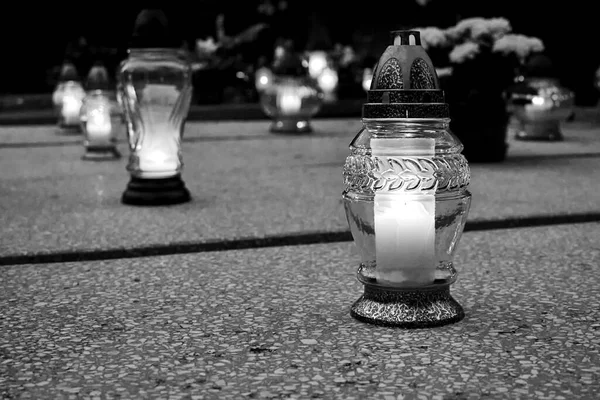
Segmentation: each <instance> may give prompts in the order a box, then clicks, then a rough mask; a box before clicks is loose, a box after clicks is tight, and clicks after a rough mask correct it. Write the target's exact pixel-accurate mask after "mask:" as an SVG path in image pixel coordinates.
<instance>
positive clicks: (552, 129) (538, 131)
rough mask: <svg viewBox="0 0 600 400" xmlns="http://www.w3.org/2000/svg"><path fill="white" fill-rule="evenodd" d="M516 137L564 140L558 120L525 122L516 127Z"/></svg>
mask: <svg viewBox="0 0 600 400" xmlns="http://www.w3.org/2000/svg"><path fill="white" fill-rule="evenodd" d="M515 139H518V140H539V141H547V142H559V141H562V140H564V137H563V135H562V132H561V131H560V123H559V122H558V121H545V122H533V123H524V124H521V126H520V127H518V128H517V129H516V133H515Z"/></svg>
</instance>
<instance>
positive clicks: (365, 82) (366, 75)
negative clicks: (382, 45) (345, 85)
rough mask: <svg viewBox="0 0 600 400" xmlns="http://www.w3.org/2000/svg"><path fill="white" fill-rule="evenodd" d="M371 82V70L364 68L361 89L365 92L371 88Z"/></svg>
mask: <svg viewBox="0 0 600 400" xmlns="http://www.w3.org/2000/svg"><path fill="white" fill-rule="evenodd" d="M372 80H373V70H372V69H371V68H365V69H364V71H363V75H362V88H363V89H364V90H365V91H367V90H369V89H370V88H371V81H372Z"/></svg>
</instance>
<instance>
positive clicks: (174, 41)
mask: <svg viewBox="0 0 600 400" xmlns="http://www.w3.org/2000/svg"><path fill="white" fill-rule="evenodd" d="M180 45H181V41H180V40H179V39H178V38H177V37H176V36H175V35H174V32H173V30H172V29H171V26H170V25H169V20H168V18H167V16H166V15H165V13H164V12H163V11H162V10H160V9H145V10H142V11H141V12H140V13H139V14H138V16H137V18H136V20H135V26H134V28H133V35H132V36H131V40H130V42H129V48H178V47H179V46H180Z"/></svg>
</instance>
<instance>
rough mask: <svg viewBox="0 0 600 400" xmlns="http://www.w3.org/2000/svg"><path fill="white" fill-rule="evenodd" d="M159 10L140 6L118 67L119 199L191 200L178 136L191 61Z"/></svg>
mask: <svg viewBox="0 0 600 400" xmlns="http://www.w3.org/2000/svg"><path fill="white" fill-rule="evenodd" d="M180 44H181V43H180V41H178V40H177V39H176V38H174V37H173V36H171V32H170V30H169V28H168V21H167V18H166V16H165V15H164V14H163V13H162V12H161V11H160V10H144V11H142V12H141V13H140V14H139V15H138V17H137V19H136V24H135V30H134V34H133V38H132V41H131V44H130V48H129V51H128V52H129V55H128V58H127V59H126V60H124V61H123V62H122V64H121V66H120V68H119V72H118V76H119V81H120V86H119V90H120V91H121V94H120V96H121V101H122V102H123V106H124V108H125V116H126V120H127V133H128V137H129V147H130V150H131V152H130V156H129V163H128V165H127V169H128V170H129V172H130V174H131V180H130V182H129V184H128V185H127V190H126V191H125V192H124V193H123V197H122V201H123V203H125V204H133V205H167V204H177V203H183V202H187V201H189V200H190V193H189V191H188V190H187V188H186V187H185V184H184V183H183V180H182V179H181V171H182V168H183V161H182V152H181V137H182V135H183V130H184V125H185V120H186V118H187V114H188V111H189V106H190V101H191V97H192V82H191V75H192V70H191V65H190V62H189V58H188V54H187V52H186V51H185V50H183V49H181V47H180Z"/></svg>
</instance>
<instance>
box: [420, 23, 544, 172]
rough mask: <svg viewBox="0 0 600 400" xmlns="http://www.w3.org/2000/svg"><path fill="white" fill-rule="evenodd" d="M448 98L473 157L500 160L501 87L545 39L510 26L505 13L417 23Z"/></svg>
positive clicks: (504, 112) (458, 131) (502, 145)
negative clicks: (428, 24)
mask: <svg viewBox="0 0 600 400" xmlns="http://www.w3.org/2000/svg"><path fill="white" fill-rule="evenodd" d="M415 30H418V31H419V32H420V34H421V45H422V46H423V47H424V48H425V50H426V51H427V53H428V54H429V56H430V57H431V59H432V62H433V64H434V65H435V66H436V69H437V72H438V77H439V78H440V85H441V88H442V89H443V90H444V92H445V94H446V100H447V102H448V103H449V104H450V116H451V123H450V128H451V130H452V131H453V132H454V134H456V135H457V136H458V137H459V138H460V139H461V141H462V142H463V144H464V146H465V149H464V154H465V156H466V157H467V159H469V161H471V162H479V161H481V162H492V161H495V162H497V161H502V160H503V159H504V158H505V155H506V150H507V148H508V146H507V144H506V126H507V124H508V121H509V115H508V112H507V110H506V102H505V100H504V96H503V94H504V91H505V90H506V89H507V88H508V87H509V86H510V85H511V84H512V83H513V82H514V79H515V77H516V75H517V71H518V70H519V68H520V67H521V66H522V65H523V64H524V63H525V61H526V60H527V58H528V57H530V56H531V55H532V54H534V53H540V52H542V51H543V50H544V44H543V42H542V41H541V40H540V39H538V38H535V37H528V36H525V35H521V34H516V33H513V32H512V27H511V25H510V22H509V21H508V20H506V19H504V18H489V19H485V18H478V17H477V18H468V19H464V20H462V21H460V22H458V23H457V24H456V25H455V26H452V27H449V28H447V29H440V28H437V27H425V28H416V29H415Z"/></svg>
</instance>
